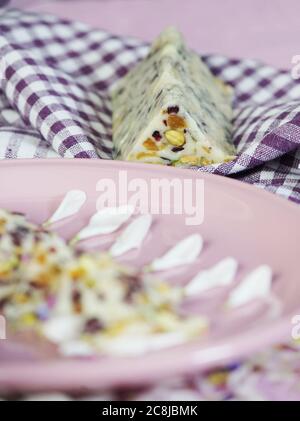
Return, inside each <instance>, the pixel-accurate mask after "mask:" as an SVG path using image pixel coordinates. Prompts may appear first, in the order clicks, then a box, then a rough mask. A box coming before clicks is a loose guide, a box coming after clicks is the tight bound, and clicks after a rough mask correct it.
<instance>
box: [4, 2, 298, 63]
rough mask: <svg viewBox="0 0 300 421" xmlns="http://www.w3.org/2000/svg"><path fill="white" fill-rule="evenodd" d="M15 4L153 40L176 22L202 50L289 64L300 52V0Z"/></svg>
mask: <svg viewBox="0 0 300 421" xmlns="http://www.w3.org/2000/svg"><path fill="white" fill-rule="evenodd" d="M11 4H12V5H17V6H21V7H24V8H26V9H28V10H36V11H44V12H45V11H46V12H51V13H54V14H56V15H59V16H63V17H67V18H70V19H79V20H81V21H84V22H86V23H89V24H91V25H93V26H96V27H101V28H103V29H107V30H109V31H111V32H115V33H117V34H124V35H133V36H137V37H139V38H142V39H145V40H151V39H152V38H153V37H154V36H155V35H157V33H158V32H159V31H160V30H161V29H162V28H163V27H165V26H167V25H170V24H174V25H176V26H178V27H179V28H180V29H181V30H182V31H183V32H184V34H185V36H186V38H187V40H188V43H189V45H191V46H192V47H194V48H195V49H196V50H198V51H199V52H209V53H214V52H217V53H222V54H224V55H228V56H232V57H249V58H250V57H251V58H256V59H260V60H262V61H265V62H267V63H269V64H272V65H274V66H277V67H281V68H289V67H290V65H291V58H292V56H293V55H297V54H300V46H299V32H300V26H299V15H300V2H299V0H264V1H261V0H251V1H246V0H226V1H224V0H209V1H207V0H94V1H92V0H73V1H72V0H64V1H63V0H60V1H59V0H52V1H45V0H43V1H41V0H11Z"/></svg>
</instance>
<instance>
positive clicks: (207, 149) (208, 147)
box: [202, 146, 212, 153]
mask: <svg viewBox="0 0 300 421" xmlns="http://www.w3.org/2000/svg"><path fill="white" fill-rule="evenodd" d="M202 149H203V150H204V152H206V153H211V150H212V147H211V146H202Z"/></svg>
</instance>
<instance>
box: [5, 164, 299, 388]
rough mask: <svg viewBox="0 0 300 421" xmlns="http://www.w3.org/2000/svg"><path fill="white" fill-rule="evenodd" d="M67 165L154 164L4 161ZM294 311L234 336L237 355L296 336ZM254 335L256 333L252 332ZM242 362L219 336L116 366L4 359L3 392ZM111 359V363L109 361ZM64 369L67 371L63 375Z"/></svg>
mask: <svg viewBox="0 0 300 421" xmlns="http://www.w3.org/2000/svg"><path fill="white" fill-rule="evenodd" d="M45 164H47V165H49V164H51V165H52V164H53V165H54V166H55V165H63V166H74V167H77V166H79V167H80V166H81V167H84V166H86V165H88V166H89V165H99V169H100V168H101V167H113V168H114V167H115V168H117V169H118V170H120V169H126V170H129V171H130V170H132V169H135V170H139V171H142V170H145V169H147V171H149V164H141V163H127V162H121V161H112V160H97V159H56V158H53V159H39V160H36V159H20V160H12V161H4V162H1V163H0V170H1V169H2V168H3V167H5V166H6V167H11V166H18V167H20V166H21V167H25V168H26V166H29V165H30V166H32V165H33V166H37V167H38V166H42V165H45ZM151 168H153V169H154V168H155V171H156V172H154V174H155V175H156V176H159V175H161V174H163V175H166V176H170V175H173V176H175V175H176V174H178V175H179V176H181V177H182V176H184V175H186V176H189V177H191V176H192V177H195V176H196V174H197V173H196V171H195V172H194V173H191V170H190V169H174V168H169V167H163V166H159V165H151ZM199 175H200V176H201V177H202V178H203V179H209V180H210V181H213V182H218V183H223V184H224V185H225V186H226V185H231V186H232V187H233V188H234V189H236V190H239V189H246V190H247V191H249V194H252V195H256V196H257V195H259V196H260V197H261V198H262V199H263V200H272V201H273V202H274V205H275V206H276V205H277V206H278V204H281V206H284V207H286V209H291V210H292V209H293V211H295V210H296V209H297V211H298V212H299V217H300V209H299V207H298V206H297V205H296V204H294V203H292V202H289V201H288V200H286V199H283V198H281V197H278V196H276V195H275V194H273V193H270V192H266V191H264V190H262V189H259V188H256V187H254V186H251V185H249V184H246V183H241V182H239V181H237V180H234V179H230V178H226V177H223V176H219V175H214V174H209V173H205V172H200V174H199ZM294 314H295V311H293V313H292V314H288V315H285V316H284V317H281V318H280V319H278V320H275V321H274V322H273V323H272V324H270V325H268V329H267V330H264V331H263V330H258V329H255V328H251V329H249V330H247V331H246V332H244V333H242V334H239V335H236V336H234V337H231V338H230V339H231V340H234V345H235V346H234V348H235V349H238V350H239V351H238V358H239V359H242V358H244V357H246V356H247V355H250V354H251V353H252V352H254V351H258V349H257V343H258V342H259V344H260V348H262V347H265V346H268V345H272V344H274V343H278V342H280V341H284V340H288V339H290V338H291V336H290V334H291V332H290V331H291V329H290V326H291V317H292V316H293V315H294ZM254 332H255V335H256V336H255V338H256V339H259V341H257V340H255V341H253V340H251V336H252V335H253V333H254ZM252 338H253V336H252ZM233 357H234V359H235V360H237V353H236V351H234V349H233V347H232V345H231V343H230V342H228V341H224V340H222V341H218V340H214V341H213V343H211V344H210V343H209V341H208V342H206V343H205V345H204V346H201V345H199V343H197V342H193V343H190V344H185V345H182V346H177V347H174V348H172V349H166V350H163V351H159V352H153V353H151V354H146V355H143V356H139V357H135V358H125V357H122V358H121V357H120V358H118V364H116V366H115V367H113V368H112V364H114V363H115V362H116V357H114V358H112V357H107V358H105V359H101V358H95V359H89V360H84V359H76V360H64V361H62V360H60V361H55V360H48V361H43V360H41V361H36V362H33V363H32V362H19V361H18V362H16V361H14V362H11V363H8V362H5V363H0V390H1V389H4V390H9V389H12V390H14V389H17V390H23V389H24V390H31V391H40V390H47V391H50V390H95V389H97V388H112V387H128V386H137V385H145V384H149V383H152V382H153V381H157V380H161V379H166V378H168V377H172V376H173V375H175V374H176V375H180V374H191V373H193V372H195V371H198V372H201V371H203V370H207V369H209V368H212V367H214V366H216V365H221V364H225V363H228V362H230V361H232V359H233ZM110 363H111V364H110ZM62 373H63V374H62Z"/></svg>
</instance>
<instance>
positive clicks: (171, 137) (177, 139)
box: [165, 130, 185, 146]
mask: <svg viewBox="0 0 300 421" xmlns="http://www.w3.org/2000/svg"><path fill="white" fill-rule="evenodd" d="M165 138H166V139H167V141H168V142H169V143H170V144H171V145H173V146H182V145H183V144H184V143H185V137H184V134H183V133H182V132H179V131H178V130H167V131H166V132H165Z"/></svg>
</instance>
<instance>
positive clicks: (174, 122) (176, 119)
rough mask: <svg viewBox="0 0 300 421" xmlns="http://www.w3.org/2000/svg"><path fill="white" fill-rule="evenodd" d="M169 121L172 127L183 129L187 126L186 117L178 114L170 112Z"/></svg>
mask: <svg viewBox="0 0 300 421" xmlns="http://www.w3.org/2000/svg"><path fill="white" fill-rule="evenodd" d="M167 123H168V126H169V127H170V128H171V129H183V128H184V127H186V123H185V120H184V118H182V117H180V116H179V115H176V114H170V115H169V116H168V119H167Z"/></svg>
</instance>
